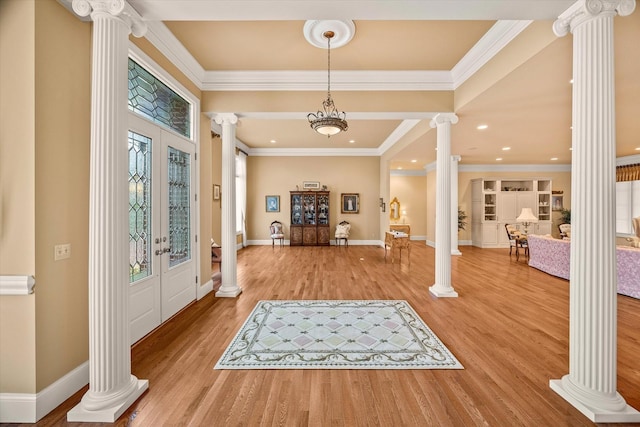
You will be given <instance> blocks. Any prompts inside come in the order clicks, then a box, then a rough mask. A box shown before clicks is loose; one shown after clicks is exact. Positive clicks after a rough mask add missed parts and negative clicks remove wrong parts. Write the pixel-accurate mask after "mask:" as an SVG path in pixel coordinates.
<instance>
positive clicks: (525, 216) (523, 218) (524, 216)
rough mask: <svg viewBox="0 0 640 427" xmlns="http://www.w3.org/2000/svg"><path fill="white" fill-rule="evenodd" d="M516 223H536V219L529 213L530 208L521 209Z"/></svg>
mask: <svg viewBox="0 0 640 427" xmlns="http://www.w3.org/2000/svg"><path fill="white" fill-rule="evenodd" d="M516 221H518V222H528V223H532V222H538V218H536V216H535V215H534V214H533V212H531V208H522V212H520V216H519V217H518V218H516Z"/></svg>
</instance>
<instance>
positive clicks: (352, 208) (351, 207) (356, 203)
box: [340, 193, 360, 214]
mask: <svg viewBox="0 0 640 427" xmlns="http://www.w3.org/2000/svg"><path fill="white" fill-rule="evenodd" d="M340 199H341V203H340V212H341V213H344V214H357V213H360V194H359V193H342V194H340Z"/></svg>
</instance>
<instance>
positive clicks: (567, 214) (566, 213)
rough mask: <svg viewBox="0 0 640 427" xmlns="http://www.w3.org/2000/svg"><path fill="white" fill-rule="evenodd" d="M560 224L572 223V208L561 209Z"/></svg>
mask: <svg viewBox="0 0 640 427" xmlns="http://www.w3.org/2000/svg"><path fill="white" fill-rule="evenodd" d="M560 224H571V209H562V210H561V211H560Z"/></svg>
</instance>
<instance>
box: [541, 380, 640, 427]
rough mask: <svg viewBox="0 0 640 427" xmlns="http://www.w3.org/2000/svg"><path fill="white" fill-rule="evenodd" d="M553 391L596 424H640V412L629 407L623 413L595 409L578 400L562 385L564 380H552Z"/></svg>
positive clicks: (550, 383) (550, 382) (550, 384)
mask: <svg viewBox="0 0 640 427" xmlns="http://www.w3.org/2000/svg"><path fill="white" fill-rule="evenodd" d="M549 386H550V387H551V390H553V391H555V392H556V393H558V394H559V395H560V396H561V397H562V398H563V399H564V400H566V401H567V402H569V403H570V404H571V405H573V406H574V407H575V408H576V409H577V410H578V411H580V412H582V414H583V415H584V416H586V417H587V418H589V419H590V420H591V421H593V422H594V423H637V422H640V412H638V411H637V410H635V409H634V408H632V407H631V406H629V405H626V407H625V408H624V409H623V410H621V411H610V410H607V409H602V408H594V407H592V406H589V405H587V404H585V403H584V402H582V401H580V400H578V399H577V398H576V397H575V396H574V395H573V394H571V393H570V392H569V391H568V390H567V389H566V388H565V386H564V384H563V383H562V380H550V381H549Z"/></svg>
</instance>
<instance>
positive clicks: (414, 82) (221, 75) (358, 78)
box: [202, 70, 453, 91]
mask: <svg viewBox="0 0 640 427" xmlns="http://www.w3.org/2000/svg"><path fill="white" fill-rule="evenodd" d="M326 89H327V72H326V71H295V70H285V71H206V72H205V73H204V80H203V82H202V90H210V91H273V90H281V91H305V90H318V91H319V90H326ZM331 90H332V91H347V90H351V91H392V90H398V91H405V90H421V91H432V90H433V91H447V90H449V91H450V90H453V82H452V80H451V72H449V71H347V70H338V71H331Z"/></svg>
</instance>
